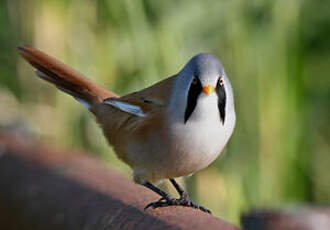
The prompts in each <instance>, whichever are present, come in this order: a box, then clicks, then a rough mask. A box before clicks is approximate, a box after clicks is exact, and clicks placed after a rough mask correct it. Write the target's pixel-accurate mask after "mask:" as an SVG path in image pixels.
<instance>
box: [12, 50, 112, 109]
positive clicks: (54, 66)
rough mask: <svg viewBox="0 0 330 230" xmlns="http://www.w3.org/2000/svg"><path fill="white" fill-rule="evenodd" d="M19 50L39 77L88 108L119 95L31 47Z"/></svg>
mask: <svg viewBox="0 0 330 230" xmlns="http://www.w3.org/2000/svg"><path fill="white" fill-rule="evenodd" d="M17 48H18V50H19V53H20V54H21V55H22V57H23V58H24V59H25V60H26V61H28V62H29V63H30V64H31V65H32V66H33V67H35V68H36V69H37V70H38V71H37V72H36V74H37V76H38V77H40V78H42V79H44V80H46V81H48V82H50V83H52V84H54V85H55V86H56V87H57V88H58V89H60V90H61V91H63V92H65V93H68V94H70V95H71V96H73V97H74V98H75V99H76V100H78V101H79V102H81V103H82V104H83V105H85V106H86V107H88V108H89V107H90V106H91V105H93V104H96V103H102V102H103V100H104V99H105V98H109V97H118V95H117V94H115V93H113V92H111V91H109V90H107V89H106V88H104V87H102V86H100V85H97V84H95V83H93V82H92V81H90V80H89V79H87V78H86V77H85V76H84V75H82V74H81V73H79V72H77V71H75V70H73V69H72V68H70V67H69V66H67V65H65V64H63V63H62V62H60V61H58V60H56V59H55V58H53V57H50V56H48V55H47V54H45V53H43V52H41V51H40V50H37V49H34V48H32V47H29V46H19V47H17Z"/></svg>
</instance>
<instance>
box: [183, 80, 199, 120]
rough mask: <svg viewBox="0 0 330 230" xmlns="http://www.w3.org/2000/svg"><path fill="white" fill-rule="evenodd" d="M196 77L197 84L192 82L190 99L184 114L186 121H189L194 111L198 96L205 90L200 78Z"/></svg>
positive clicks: (189, 92) (189, 93)
mask: <svg viewBox="0 0 330 230" xmlns="http://www.w3.org/2000/svg"><path fill="white" fill-rule="evenodd" d="M196 79H197V83H195V84H193V83H191V85H190V88H189V91H188V101H187V107H186V112H185V114H184V123H186V122H187V121H188V119H189V117H190V116H191V114H192V113H193V112H194V109H195V107H196V104H197V98H198V96H199V94H201V92H202V90H203V87H202V83H201V82H200V80H199V79H198V78H196Z"/></svg>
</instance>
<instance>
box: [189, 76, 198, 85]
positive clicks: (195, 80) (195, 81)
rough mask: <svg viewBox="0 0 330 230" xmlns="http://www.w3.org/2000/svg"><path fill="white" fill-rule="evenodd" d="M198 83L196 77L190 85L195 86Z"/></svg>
mask: <svg viewBox="0 0 330 230" xmlns="http://www.w3.org/2000/svg"><path fill="white" fill-rule="evenodd" d="M197 83H198V79H197V77H194V78H193V80H192V82H191V84H193V85H196V84H197Z"/></svg>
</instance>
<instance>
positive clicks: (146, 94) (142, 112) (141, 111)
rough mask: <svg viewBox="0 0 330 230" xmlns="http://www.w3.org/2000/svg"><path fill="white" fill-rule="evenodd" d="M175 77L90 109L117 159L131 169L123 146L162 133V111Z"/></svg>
mask: <svg viewBox="0 0 330 230" xmlns="http://www.w3.org/2000/svg"><path fill="white" fill-rule="evenodd" d="M175 77H176V75H174V76H172V77H169V78H166V79H164V80H162V81H160V82H158V83H156V84H154V85H152V86H150V87H148V88H146V89H143V90H141V91H138V92H134V93H131V94H128V95H125V96H123V97H120V98H108V99H105V100H104V101H103V104H96V105H95V107H93V108H92V109H91V111H92V112H93V113H94V114H95V116H96V119H97V121H98V123H99V124H100V126H101V127H102V129H103V133H104V135H105V136H106V138H107V140H108V142H109V143H110V144H111V145H112V146H113V147H114V149H115V151H116V154H117V156H118V157H119V158H121V159H122V160H123V161H125V162H126V163H127V164H129V165H131V162H130V157H129V156H128V155H127V146H129V145H130V143H132V141H133V142H134V141H137V140H139V142H141V143H145V142H147V141H145V138H148V137H150V136H151V135H157V134H156V133H164V131H163V129H164V125H165V122H164V119H165V108H166V106H167V104H168V103H169V100H170V95H171V90H172V86H173V84H174V80H175Z"/></svg>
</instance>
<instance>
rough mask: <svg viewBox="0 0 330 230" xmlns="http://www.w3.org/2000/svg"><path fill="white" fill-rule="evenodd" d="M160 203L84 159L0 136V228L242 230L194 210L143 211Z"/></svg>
mask: <svg viewBox="0 0 330 230" xmlns="http://www.w3.org/2000/svg"><path fill="white" fill-rule="evenodd" d="M156 199H159V197H158V196H157V195H156V194H154V193H153V192H151V191H148V190H147V189H146V188H144V187H142V186H140V185H136V184H134V183H133V182H131V181H130V180H129V179H127V178H125V177H123V176H122V175H119V174H117V173H115V172H113V171H111V170H109V169H107V168H106V167H104V165H103V164H102V162H100V161H98V160H97V159H94V158H92V157H90V156H87V155H86V154H79V153H75V154H72V153H63V152H62V151H55V150H54V149H52V148H49V147H40V146H39V145H38V144H32V143H31V141H27V140H24V138H19V137H17V136H16V137H15V136H8V135H3V134H0V228H1V229H33V230H36V229H49V230H52V229H70V230H72V229H79V230H82V229H83V230H88V229H95V230H97V229H120V230H125V229H190V230H193V229H220V230H236V229H238V228H237V227H236V226H234V225H232V224H230V223H227V222H225V221H223V220H221V219H219V218H216V217H214V216H211V215H209V214H206V213H203V212H201V211H198V210H195V209H192V208H186V207H166V208H159V209H148V210H147V211H143V208H144V206H145V205H146V204H148V203H149V202H152V201H155V200H156Z"/></svg>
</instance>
